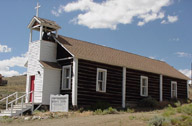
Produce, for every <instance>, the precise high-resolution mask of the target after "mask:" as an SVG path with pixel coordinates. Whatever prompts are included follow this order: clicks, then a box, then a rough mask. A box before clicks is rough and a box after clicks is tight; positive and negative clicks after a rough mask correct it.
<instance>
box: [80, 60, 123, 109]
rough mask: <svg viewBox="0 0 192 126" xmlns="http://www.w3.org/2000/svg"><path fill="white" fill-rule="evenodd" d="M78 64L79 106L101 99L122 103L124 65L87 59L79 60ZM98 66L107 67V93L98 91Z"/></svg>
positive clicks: (117, 104)
mask: <svg viewBox="0 0 192 126" xmlns="http://www.w3.org/2000/svg"><path fill="white" fill-rule="evenodd" d="M78 66H79V67H78V91H77V92H78V106H91V105H93V104H95V103H97V102H99V101H100V102H102V101H104V102H107V103H109V104H110V105H111V106H121V105H122V72H123V71H122V67H117V66H111V65H106V64H101V63H96V62H92V61H86V60H79V61H78ZM97 68H102V69H107V84H106V92H105V93H103V92H97V91H96V76H97Z"/></svg>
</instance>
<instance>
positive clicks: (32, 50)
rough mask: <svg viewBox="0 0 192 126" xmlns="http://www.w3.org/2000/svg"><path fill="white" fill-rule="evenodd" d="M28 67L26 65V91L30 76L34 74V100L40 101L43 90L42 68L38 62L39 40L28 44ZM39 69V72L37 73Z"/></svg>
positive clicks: (27, 90) (28, 89)
mask: <svg viewBox="0 0 192 126" xmlns="http://www.w3.org/2000/svg"><path fill="white" fill-rule="evenodd" d="M28 53H29V54H28V67H27V85H26V92H29V91H30V76H34V75H35V85H34V102H35V103H41V102H42V91H43V74H44V72H43V68H42V66H41V64H40V62H39V58H40V41H36V42H32V43H30V44H29V52H28ZM38 71H39V73H38Z"/></svg>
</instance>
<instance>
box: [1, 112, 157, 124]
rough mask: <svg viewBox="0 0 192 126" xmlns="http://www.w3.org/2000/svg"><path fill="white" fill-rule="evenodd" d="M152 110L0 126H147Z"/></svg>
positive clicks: (152, 114)
mask: <svg viewBox="0 0 192 126" xmlns="http://www.w3.org/2000/svg"><path fill="white" fill-rule="evenodd" d="M154 115H157V113H156V112H155V113H153V112H144V113H141V112H140V113H125V114H109V115H89V116H78V117H69V118H66V117H64V118H60V119H47V120H35V121H23V122H11V123H0V126H147V125H148V122H147V120H148V119H150V118H151V117H153V116H154Z"/></svg>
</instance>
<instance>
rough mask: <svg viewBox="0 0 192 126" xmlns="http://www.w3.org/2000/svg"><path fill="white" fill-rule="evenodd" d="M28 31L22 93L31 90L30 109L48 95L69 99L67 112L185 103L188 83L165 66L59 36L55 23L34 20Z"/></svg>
mask: <svg viewBox="0 0 192 126" xmlns="http://www.w3.org/2000/svg"><path fill="white" fill-rule="evenodd" d="M28 28H29V29H30V31H31V32H30V39H29V58H28V63H27V85H26V92H30V91H34V103H35V104H43V105H49V102H50V95H51V94H63V95H64V94H68V95H69V105H70V106H71V107H75V106H77V107H84V106H91V105H93V104H96V103H97V102H98V101H103V102H107V103H109V104H110V105H111V106H115V107H123V108H124V107H126V106H127V105H129V103H131V102H138V101H140V100H141V99H143V98H146V97H148V96H151V97H153V98H155V99H156V100H158V101H164V100H170V99H172V98H178V99H187V98H188V85H187V81H188V80H189V78H188V77H186V76H185V75H183V74H182V73H180V72H179V71H178V70H176V69H174V68H173V67H172V66H170V65H168V64H167V63H166V62H163V61H159V60H154V59H150V58H147V57H143V56H139V55H135V54H132V53H128V52H125V51H120V50H116V49H113V48H109V47H105V46H101V45H97V44H94V43H90V42H85V41H81V40H77V39H73V38H69V37H65V36H62V35H59V34H58V30H59V29H60V28H61V27H60V26H59V25H58V24H56V22H54V21H50V20H47V19H43V18H39V17H33V19H32V20H31V22H30V24H29V25H28ZM33 30H36V31H39V36H40V37H39V40H37V41H33V40H32V36H33V35H32V33H33V32H32V31H33ZM31 100H32V97H30V98H29V101H31Z"/></svg>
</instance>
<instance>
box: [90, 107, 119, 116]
mask: <svg viewBox="0 0 192 126" xmlns="http://www.w3.org/2000/svg"><path fill="white" fill-rule="evenodd" d="M117 113H118V111H117V110H116V109H114V108H112V107H109V108H108V109H104V110H102V109H97V110H95V111H94V113H93V114H94V115H106V114H117Z"/></svg>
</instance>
